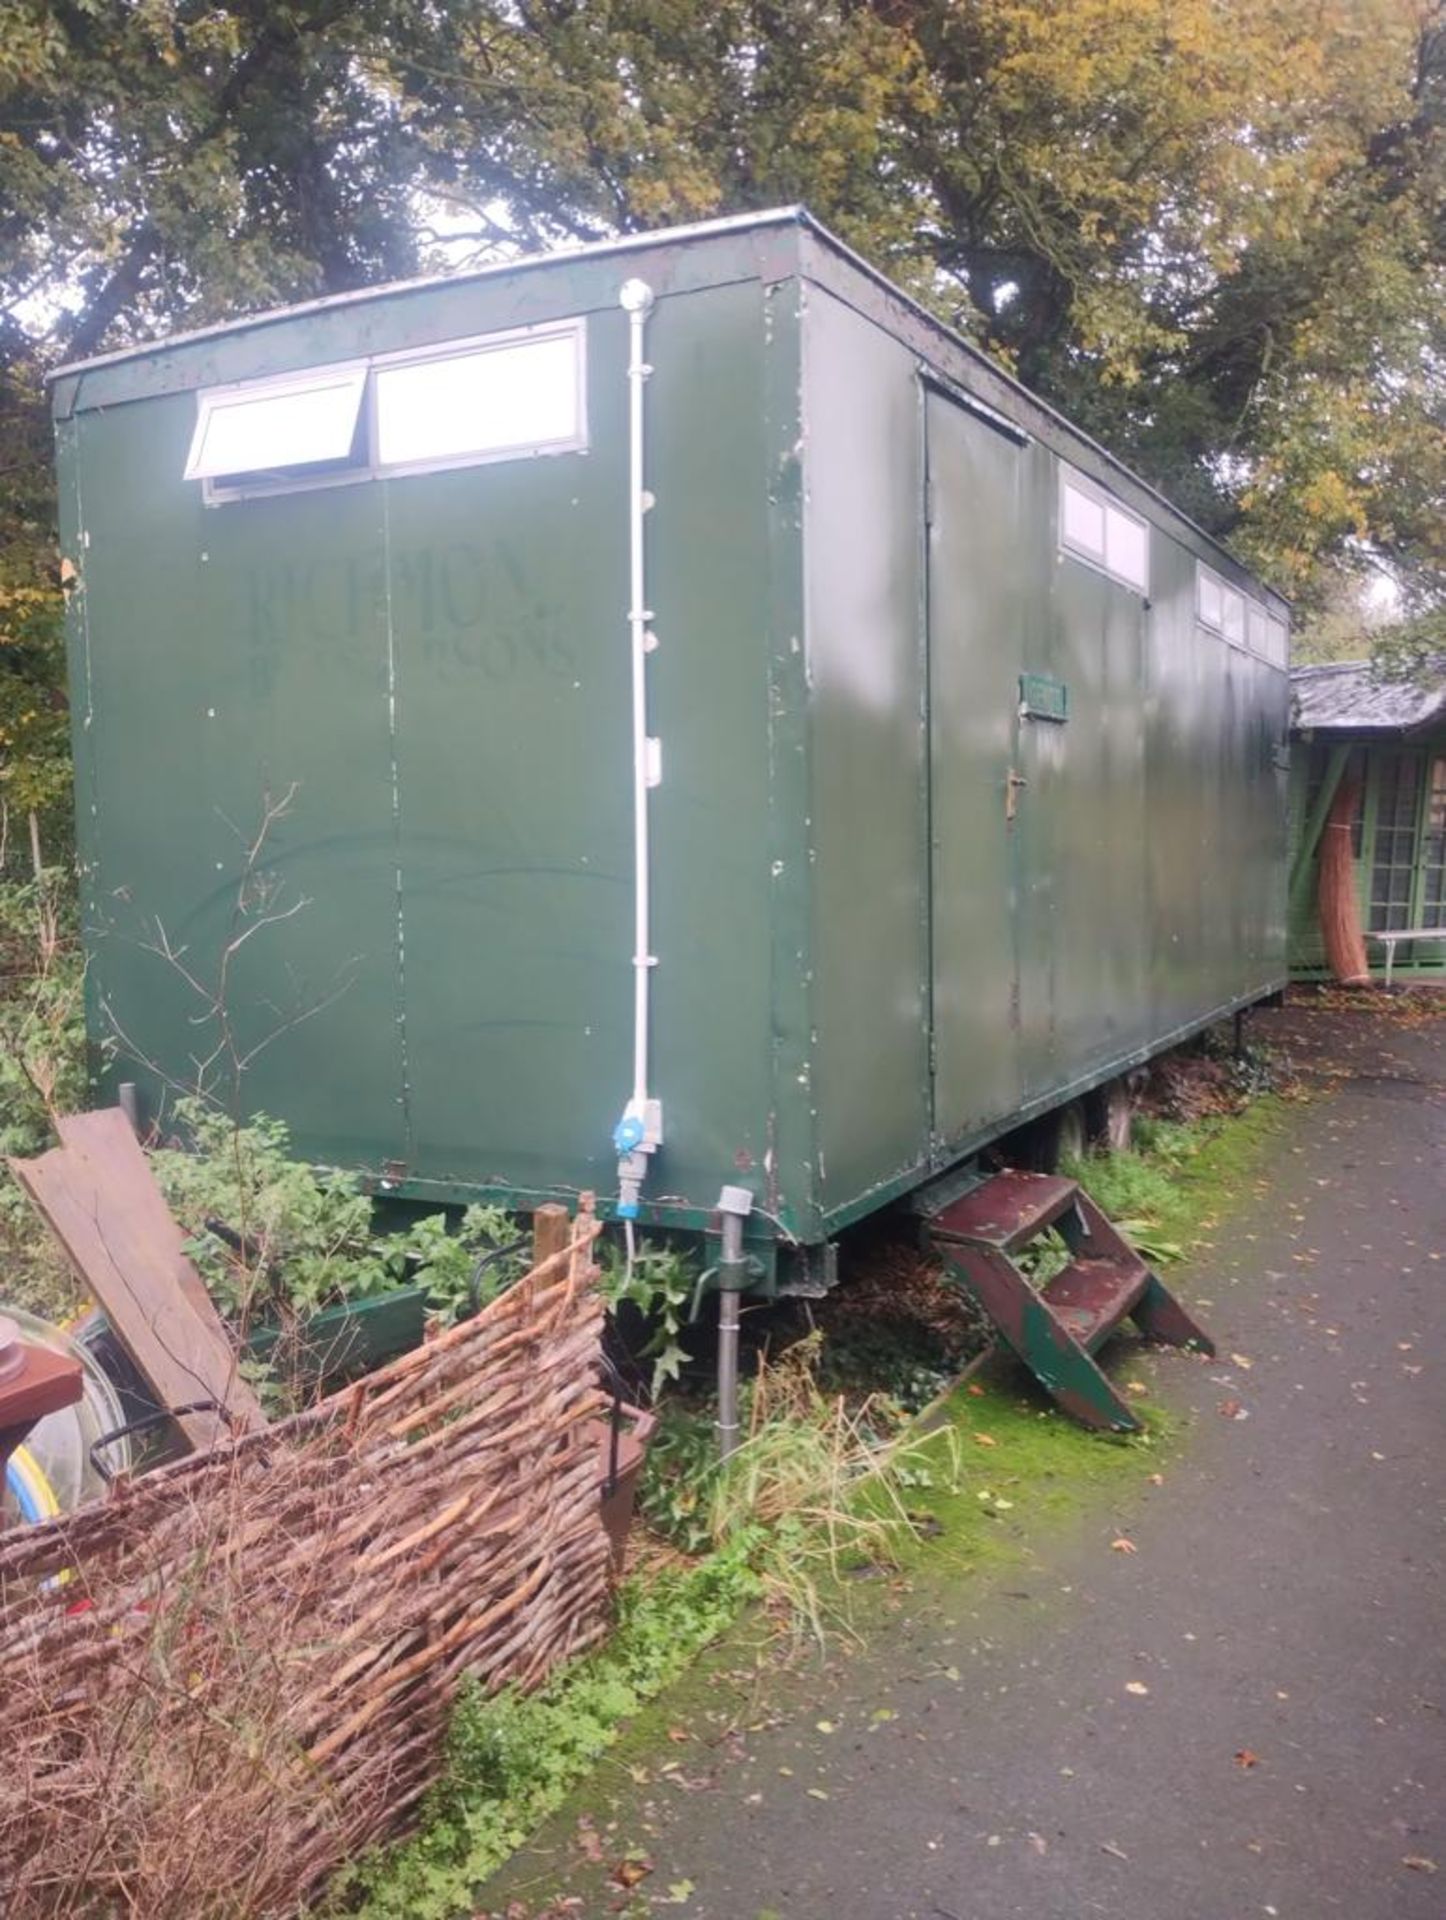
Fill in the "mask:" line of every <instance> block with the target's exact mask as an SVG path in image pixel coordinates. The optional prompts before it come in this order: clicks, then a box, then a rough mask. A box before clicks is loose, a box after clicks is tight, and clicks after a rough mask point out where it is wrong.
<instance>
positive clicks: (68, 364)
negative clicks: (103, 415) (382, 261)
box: [45, 206, 843, 384]
mask: <svg viewBox="0 0 1446 1920" xmlns="http://www.w3.org/2000/svg"><path fill="white" fill-rule="evenodd" d="M782 226H807V227H810V228H812V229H813V230H814V231H815V232H817V233H819V234H821V235H823V236H824V238H826V239H832V238H833V236H832V235H831V234H829V232H828V230H827V228H826V227H823V226H820V224H819V223H818V221H816V220H815V219H814V218H813V216H812V215H811V214H810V213H809V212H808V210H807V209H806V208H805V207H801V206H784V207H769V208H767V209H765V210H764V211H763V212H761V213H734V214H725V215H722V216H721V217H720V218H718V219H716V220H698V221H694V222H693V223H692V224H690V225H688V226H681V227H650V228H649V229H648V230H647V231H646V232H645V233H625V234H619V235H617V236H616V238H614V239H611V240H586V241H583V242H582V243H581V244H579V245H578V246H563V247H555V248H553V249H552V251H551V252H548V253H519V254H516V255H515V256H513V257H512V258H511V259H508V260H489V261H487V262H486V263H485V265H483V266H479V267H461V268H458V269H457V270H456V271H455V272H452V273H447V272H442V273H419V274H414V275H412V276H411V278H409V279H406V280H382V281H378V283H377V284H376V286H374V287H354V288H353V289H352V291H351V292H350V293H326V294H321V295H318V297H317V298H316V299H314V300H294V301H291V302H290V303H289V304H288V305H286V306H284V307H263V308H261V309H260V310H259V311H258V312H256V313H244V314H238V316H237V317H236V318H235V319H234V320H215V321H213V322H212V323H211V324H210V325H209V326H205V327H191V328H188V329H187V330H185V331H184V332H181V333H163V334H157V335H156V337H155V338H154V339H151V340H138V341H136V342H135V343H134V344H133V345H132V346H128V347H117V348H115V350H114V351H113V352H111V353H97V354H92V355H91V356H90V358H89V359H86V360H67V361H65V362H64V363H63V364H62V365H60V366H58V367H52V368H51V370H50V371H49V372H48V373H47V374H46V376H45V378H46V382H47V384H49V383H50V382H52V381H56V380H61V379H64V378H66V377H67V376H68V375H71V374H77V373H90V372H92V371H93V370H94V369H95V368H97V367H113V366H117V365H119V364H120V363H121V362H123V361H126V360H143V359H144V358H145V357H146V355H147V354H152V353H159V352H160V351H161V350H162V349H169V348H171V347H189V346H191V345H192V344H193V343H194V342H196V341H198V340H214V339H217V338H218V337H219V336H221V335H222V334H227V333H246V332H249V331H250V329H251V328H253V327H265V326H274V325H278V324H279V323H280V322H282V321H284V320H291V319H294V318H295V317H296V315H298V314H304V313H325V312H328V311H329V310H331V309H333V308H336V307H349V306H358V305H360V304H361V303H362V302H363V301H367V300H386V299H389V298H391V297H392V296H393V295H395V294H399V293H420V292H422V291H424V290H425V289H426V288H428V287H437V286H449V285H453V284H456V283H459V282H462V281H467V280H486V279H489V278H491V276H492V275H494V274H500V273H522V272H524V271H529V270H535V269H537V268H539V267H546V266H550V265H553V264H555V263H556V262H557V261H559V260H596V259H605V258H606V257H607V256H608V255H609V254H614V253H632V252H636V251H638V250H640V249H642V248H646V247H655V246H658V245H660V244H666V243H671V242H672V241H675V240H702V239H709V238H711V237H713V236H714V235H718V234H727V233H743V232H747V231H748V230H749V229H750V228H753V227H782ZM835 244H837V245H839V246H840V247H842V244H843V243H842V242H841V241H840V242H836V243H835Z"/></svg>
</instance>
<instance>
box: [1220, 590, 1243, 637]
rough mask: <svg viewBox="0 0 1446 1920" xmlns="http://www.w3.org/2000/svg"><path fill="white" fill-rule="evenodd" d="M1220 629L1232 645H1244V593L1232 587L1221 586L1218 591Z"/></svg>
mask: <svg viewBox="0 0 1446 1920" xmlns="http://www.w3.org/2000/svg"><path fill="white" fill-rule="evenodd" d="M1220 603H1221V613H1220V631H1221V632H1222V633H1223V634H1224V635H1225V638H1226V639H1227V640H1229V641H1230V642H1231V643H1232V644H1233V645H1234V646H1237V647H1243V646H1244V645H1245V595H1244V594H1243V593H1237V592H1236V591H1235V589H1234V587H1223V588H1222V589H1221V592H1220Z"/></svg>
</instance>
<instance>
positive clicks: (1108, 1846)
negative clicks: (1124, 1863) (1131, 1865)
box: [1100, 1840, 1130, 1860]
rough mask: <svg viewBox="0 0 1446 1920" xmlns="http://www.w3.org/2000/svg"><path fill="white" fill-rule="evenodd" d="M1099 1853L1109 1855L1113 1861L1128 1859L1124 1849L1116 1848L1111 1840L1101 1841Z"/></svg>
mask: <svg viewBox="0 0 1446 1920" xmlns="http://www.w3.org/2000/svg"><path fill="white" fill-rule="evenodd" d="M1100 1852H1101V1853H1107V1854H1109V1855H1110V1857H1111V1858H1112V1859H1115V1860H1128V1859H1129V1857H1130V1856H1129V1855H1128V1854H1127V1853H1126V1852H1125V1850H1124V1848H1123V1847H1117V1846H1116V1845H1115V1843H1114V1841H1113V1840H1101V1842H1100Z"/></svg>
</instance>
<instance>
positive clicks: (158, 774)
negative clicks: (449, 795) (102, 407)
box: [73, 397, 406, 1161]
mask: <svg viewBox="0 0 1446 1920" xmlns="http://www.w3.org/2000/svg"><path fill="white" fill-rule="evenodd" d="M191 417H192V407H191V404H190V402H189V399H187V398H184V397H177V398H172V399H167V400H165V401H162V402H159V403H156V404H155V405H152V406H148V407H144V408H142V407H121V408H116V409H113V410H107V411H106V412H104V413H89V414H85V415H83V416H81V418H80V420H79V422H78V442H79V444H78V465H79V473H80V498H81V508H80V513H79V519H78V524H77V541H78V545H79V548H80V567H81V571H82V576H83V580H84V593H85V610H84V633H83V647H82V649H81V652H80V657H79V660H78V662H77V664H78V667H79V671H78V674H77V675H76V678H77V679H78V681H79V682H80V685H81V686H82V687H83V689H84V691H83V693H82V718H81V727H80V734H79V736H78V741H77V744H78V747H79V750H80V751H79V763H80V767H81V789H82V791H84V790H85V789H86V788H90V789H91V790H92V791H93V796H94V805H95V807H96V809H97V814H98V824H97V832H96V836H95V840H94V842H93V843H92V847H91V850H90V859H91V863H92V870H91V872H90V873H89V875H88V877H87V890H86V913H87V935H88V940H89V943H90V946H91V950H92V954H93V963H92V964H93V972H94V982H93V987H92V993H93V996H94V1001H93V1004H94V1005H95V1006H96V1007H97V1009H98V1015H99V1021H100V1030H99V1037H100V1038H102V1039H105V1040H111V1041H114V1042H115V1044H116V1047H117V1057H116V1061H115V1065H114V1071H113V1074H112V1078H131V1077H136V1075H137V1073H139V1076H140V1077H142V1078H145V1077H147V1075H146V1072H145V1068H146V1065H147V1063H156V1064H157V1065H159V1066H160V1067H161V1068H162V1069H163V1071H164V1076H165V1077H166V1078H167V1079H168V1080H170V1081H171V1082H172V1083H174V1085H178V1086H186V1085H189V1084H194V1083H195V1082H196V1081H198V1080H202V1079H204V1080H205V1081H206V1082H207V1084H208V1086H209V1088H210V1089H211V1090H212V1091H214V1092H215V1093H216V1094H217V1095H218V1097H222V1098H224V1099H226V1100H227V1101H228V1103H229V1102H231V1101H233V1100H234V1099H235V1098H236V1097H237V1092H238V1089H237V1085H236V1070H237V1068H238V1066H244V1084H243V1085H242V1086H241V1088H240V1092H239V1097H240V1099H241V1101H242V1103H243V1105H244V1107H245V1109H246V1110H247V1111H267V1112H271V1113H275V1114H278V1115H281V1116H283V1117H285V1118H286V1119H287V1120H289V1121H290V1122H291V1124H292V1125H293V1127H294V1128H295V1129H296V1134H297V1138H298V1141H299V1142H300V1143H301V1144H302V1146H303V1149H304V1150H305V1151H307V1152H310V1153H314V1154H316V1155H318V1156H325V1157H328V1158H335V1159H338V1160H348V1161H349V1160H356V1159H366V1160H372V1159H373V1158H374V1157H389V1156H390V1155H391V1154H393V1153H396V1154H399V1155H401V1156H402V1157H405V1154H406V1143H405V1129H404V1117H403V1111H402V1106H401V1094H402V1078H401V1057H400V1030H399V1024H398V1023H399V1015H400V1003H399V998H398V984H397V938H398V925H397V899H396V888H395V879H394V876H395V846H394V831H395V830H394V821H393V787H392V772H391V750H390V740H389V727H388V662H387V648H386V637H385V628H384V622H383V618H382V595H381V587H380V581H379V579H378V577H377V575H376V572H375V569H374V566H373V564H372V561H371V556H373V555H375V554H376V553H377V552H378V551H379V550H380V545H381V520H380V506H381V503H380V500H379V497H378V495H377V494H376V492H375V491H374V490H372V489H368V488H340V489H337V490H336V491H334V492H328V493H325V494H321V493H316V494H302V495H296V496H294V497H291V498H288V499H284V500H265V501H255V502H248V503H247V510H246V511H245V512H242V513H233V514H228V513H224V512H223V513H207V512H206V511H205V510H204V509H203V508H202V506H201V504H200V500H199V490H198V489H196V488H194V487H186V486H183V485H182V483H181V481H180V478H179V476H180V472H181V467H182V464H183V463H184V459H185V452H186V444H187V440H188V438H189V434H190V428H191ZM73 659H74V656H73ZM293 788H294V789H295V791H294V794H293V796H292V799H291V801H290V804H289V806H288V807H287V809H286V813H285V817H284V818H281V819H280V820H278V821H277V822H276V824H275V825H274V826H273V828H272V830H271V832H270V834H269V835H268V838H267V840H266V844H265V846H264V848H263V850H262V853H261V856H260V859H259V862H258V863H257V868H256V871H255V872H254V873H253V875H252V878H251V880H250V882H249V883H248V884H247V885H246V888H245V891H246V898H245V900H244V902H242V900H241V891H242V887H243V871H244V867H245V856H246V847H247V844H248V843H249V842H250V841H251V839H252V838H253V836H254V835H255V834H256V832H257V831H258V829H259V827H260V824H261V820H262V817H263V813H264V811H265V808H266V806H267V804H268V800H270V801H272V802H276V801H280V800H281V798H282V797H283V796H284V795H285V794H286V793H287V792H288V791H289V790H291V789H293ZM248 929H249V930H250V931H249V932H248ZM242 933H247V938H246V940H245V943H244V945H242V946H240V947H239V948H238V949H237V950H236V951H235V953H234V954H233V955H230V956H229V957H228V955H227V949H228V947H229V946H230V944H231V943H232V942H233V941H234V940H235V939H236V938H237V936H238V935H240V934H242ZM166 947H169V948H170V949H171V950H172V953H173V955H174V956H175V957H173V958H170V959H168V958H166V957H164V956H163V953H162V952H161V951H160V949H163V948H166ZM223 974H224V984H223ZM188 975H189V976H190V981H188V978H187V976H188ZM191 981H194V985H192V984H191ZM207 995H212V996H215V997H217V998H219V999H222V1000H223V1001H224V1027H225V1034H224V1035H223V1034H222V1031H221V1028H222V1024H223V1022H222V1021H221V1020H220V1019H218V1018H216V1017H210V1016H209V1014H208V1008H207V1006H206V996H207ZM273 1036H274V1037H273ZM218 1042H220V1043H222V1050H221V1052H220V1053H215V1052H214V1049H215V1048H216V1046H217V1044H218Z"/></svg>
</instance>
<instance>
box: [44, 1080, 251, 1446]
mask: <svg viewBox="0 0 1446 1920" xmlns="http://www.w3.org/2000/svg"><path fill="white" fill-rule="evenodd" d="M60 1137H61V1144H60V1145H59V1146H58V1147H52V1148H51V1150H50V1151H49V1152H48V1153H43V1154H41V1155H40V1156H39V1157H38V1158H37V1159H34V1160H11V1161H10V1163H9V1164H10V1170H11V1172H12V1173H13V1174H14V1175H15V1177H16V1179H17V1180H18V1181H19V1182H20V1184H21V1186H22V1187H23V1188H24V1189H25V1191H26V1192H27V1193H28V1194H29V1196H30V1198H31V1200H32V1201H33V1202H34V1204H35V1206H36V1207H37V1208H38V1210H39V1211H40V1213H41V1215H42V1216H43V1217H44V1219H45V1221H46V1222H47V1224H48V1225H49V1227H50V1228H51V1230H52V1232H53V1233H54V1234H55V1236H56V1238H57V1239H58V1240H59V1241H60V1244H61V1245H62V1247H64V1249H65V1252H66V1256H67V1258H68V1259H69V1260H70V1263H71V1265H72V1266H73V1267H74V1268H75V1270H76V1273H77V1274H78V1276H79V1277H80V1280H81V1282H82V1284H83V1285H84V1287H85V1289H86V1291H87V1293H89V1294H90V1296H91V1297H92V1298H93V1299H94V1300H95V1301H96V1303H97V1304H98V1305H99V1306H100V1307H102V1308H103V1309H104V1311H105V1314H106V1317H107V1319H108V1320H109V1321H110V1323H111V1326H112V1327H113V1328H114V1330H115V1333H116V1337H117V1338H118V1339H119V1341H120V1342H121V1344H122V1346H123V1347H124V1348H125V1350H126V1352H127V1353H128V1354H129V1355H130V1357H131V1359H132V1360H133V1361H134V1362H135V1364H136V1366H137V1367H139V1368H140V1370H141V1372H142V1374H144V1376H145V1377H146V1379H147V1380H149V1382H150V1384H151V1386H152V1387H153V1388H154V1389H155V1393H156V1398H157V1401H158V1402H159V1403H160V1404H161V1405H162V1406H167V1407H176V1406H184V1405H186V1404H187V1402H189V1401H194V1400H207V1399H210V1400H215V1401H217V1402H219V1403H220V1404H221V1405H222V1406H224V1407H225V1408H226V1409H227V1411H228V1413H229V1414H230V1415H231V1418H232V1421H233V1423H234V1426H235V1429H236V1430H237V1431H238V1432H240V1431H245V1430H248V1429H251V1428H256V1427H262V1426H265V1424H266V1416H265V1414H264V1413H263V1412H262V1410H261V1404H260V1402H259V1401H258V1400H257V1398H256V1395H255V1394H254V1393H253V1391H252V1390H251V1388H250V1386H249V1385H248V1384H247V1383H246V1381H245V1380H243V1379H242V1378H241V1376H240V1374H239V1373H238V1371H237V1366H236V1353H235V1350H234V1349H233V1347H232V1345H231V1343H230V1341H229V1339H228V1338H227V1334H226V1329H225V1327H224V1326H223V1325H222V1323H221V1317H220V1315H219V1314H218V1313H217V1312H216V1309H215V1307H214V1306H213V1304H212V1302H211V1299H210V1296H209V1295H208V1294H207V1292H206V1289H205V1287H204V1285H203V1284H202V1281H201V1277H200V1275H199V1274H198V1273H197V1272H196V1270H195V1268H194V1267H193V1266H192V1265H191V1262H190V1261H189V1260H188V1259H187V1257H186V1253H185V1240H184V1236H183V1234H182V1232H181V1229H180V1227H179V1226H178V1225H177V1224H176V1222H175V1220H174V1219H173V1218H172V1217H171V1213H170V1210H169V1208H168V1207H167V1206H166V1203H165V1200H164V1199H163V1197H162V1195H161V1192H160V1189H159V1188H158V1187H157V1186H156V1183H155V1178H154V1176H153V1175H152V1173H151V1169H150V1163H149V1162H148V1161H147V1159H146V1156H145V1154H144V1152H143V1151H142V1149H141V1146H140V1142H139V1141H138V1140H137V1139H136V1137H135V1134H134V1133H133V1132H132V1131H131V1127H130V1122H129V1121H128V1120H127V1119H126V1117H125V1115H124V1114H123V1113H122V1112H121V1110H120V1109H119V1108H118V1107H108V1108H104V1109H101V1110H100V1111H98V1112H95V1113H85V1114H74V1115H72V1116H70V1117H69V1118H67V1119H64V1120H62V1121H61V1122H60ZM177 1425H178V1426H179V1427H180V1429H181V1432H182V1434H183V1435H184V1436H185V1439H186V1441H187V1442H188V1444H189V1445H190V1446H192V1447H193V1448H195V1449H196V1450H198V1451H201V1450H204V1449H205V1448H207V1447H210V1446H213V1445H214V1444H215V1443H216V1441H217V1440H219V1439H221V1438H224V1436H225V1434H226V1432H227V1428H226V1425H225V1423H224V1421H222V1420H221V1419H219V1417H218V1416H217V1415H215V1414H212V1413H195V1414H186V1415H184V1416H182V1418H181V1419H180V1420H179V1421H178V1422H177Z"/></svg>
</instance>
